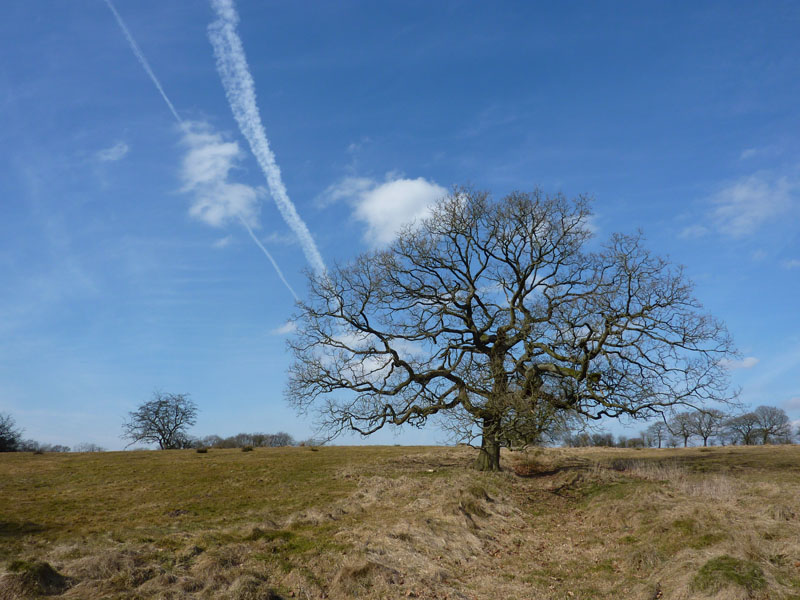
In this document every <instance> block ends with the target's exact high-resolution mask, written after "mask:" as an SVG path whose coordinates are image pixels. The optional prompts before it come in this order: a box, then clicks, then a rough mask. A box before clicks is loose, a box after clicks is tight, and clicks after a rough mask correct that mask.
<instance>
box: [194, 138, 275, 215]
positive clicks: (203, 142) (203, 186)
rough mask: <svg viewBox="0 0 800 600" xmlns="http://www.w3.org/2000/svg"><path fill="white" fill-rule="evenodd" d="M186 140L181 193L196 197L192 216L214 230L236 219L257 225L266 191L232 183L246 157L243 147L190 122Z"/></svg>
mask: <svg viewBox="0 0 800 600" xmlns="http://www.w3.org/2000/svg"><path fill="white" fill-rule="evenodd" d="M182 141H183V145H184V146H186V147H187V152H186V155H185V156H184V158H183V164H182V166H181V180H182V182H183V187H182V188H181V190H182V191H183V192H189V193H192V194H194V201H193V202H192V205H191V207H190V208H189V214H190V215H191V216H193V217H194V218H196V219H199V220H200V221H203V222H204V223H207V224H208V225H211V226H213V227H221V226H223V225H225V224H227V223H228V222H229V221H233V220H241V221H243V222H244V223H245V224H246V225H247V226H249V227H253V226H256V225H257V221H258V207H259V199H260V197H261V196H262V194H263V191H262V189H261V188H256V187H253V186H249V185H245V184H243V183H231V182H229V181H228V175H229V173H230V171H231V169H233V168H235V167H236V166H237V164H238V162H239V160H241V158H242V155H243V154H242V151H241V150H240V149H239V144H238V143H236V142H227V141H225V140H224V138H223V137H222V135H220V134H219V133H217V132H215V131H213V130H212V129H211V127H210V126H209V125H208V124H206V123H199V122H193V123H186V126H185V128H184V134H183V140H182Z"/></svg>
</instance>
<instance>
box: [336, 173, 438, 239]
mask: <svg viewBox="0 0 800 600" xmlns="http://www.w3.org/2000/svg"><path fill="white" fill-rule="evenodd" d="M446 195H447V190H446V189H445V188H443V187H441V186H440V185H437V184H436V183H433V182H430V181H427V180H426V179H423V178H422V177H418V178H417V179H406V178H403V177H400V176H399V175H397V174H389V175H388V176H387V180H386V181H385V182H384V183H378V182H376V181H374V180H372V179H368V178H365V177H346V178H344V179H342V180H341V181H339V182H337V183H335V184H333V185H331V186H329V187H328V188H327V189H326V190H325V192H324V193H323V194H322V196H321V197H322V199H323V202H324V203H326V204H330V203H332V202H337V201H339V200H348V201H349V202H350V203H351V204H352V206H353V215H354V216H355V218H356V219H357V220H359V221H361V222H363V223H364V224H365V225H366V228H367V229H366V232H365V233H364V239H365V240H366V241H367V243H369V244H370V245H371V246H373V247H380V246H385V245H387V244H389V243H391V242H392V240H393V239H394V238H395V237H396V236H397V233H398V232H399V231H400V229H401V228H402V227H403V226H405V225H408V224H409V223H411V222H413V221H418V220H420V219H422V218H424V217H426V216H427V215H428V214H429V212H430V208H431V206H432V205H433V203H434V202H436V201H437V200H439V199H441V198H443V197H444V196H446Z"/></svg>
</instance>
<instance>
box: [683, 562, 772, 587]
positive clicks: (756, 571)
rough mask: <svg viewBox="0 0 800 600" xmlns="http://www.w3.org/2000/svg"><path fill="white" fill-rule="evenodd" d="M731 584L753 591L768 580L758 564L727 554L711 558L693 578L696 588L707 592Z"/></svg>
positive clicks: (693, 584)
mask: <svg viewBox="0 0 800 600" xmlns="http://www.w3.org/2000/svg"><path fill="white" fill-rule="evenodd" d="M730 585H735V586H738V587H742V588H745V589H746V590H747V591H748V592H753V591H756V590H760V589H763V588H764V587H765V586H766V585H767V581H766V579H765V578H764V572H763V571H762V570H761V567H759V566H758V565H757V564H755V563H753V562H750V561H748V560H742V559H740V558H734V557H733V556H729V555H727V554H723V555H722V556H717V557H716V558H712V559H711V560H709V561H708V562H707V563H706V564H704V565H703V566H702V567H701V568H700V570H699V571H698V572H697V574H696V575H695V576H694V579H693V580H692V586H693V587H694V588H695V589H696V590H700V591H702V592H706V593H716V592H718V591H719V590H721V589H722V588H724V587H726V586H730Z"/></svg>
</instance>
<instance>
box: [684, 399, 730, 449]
mask: <svg viewBox="0 0 800 600" xmlns="http://www.w3.org/2000/svg"><path fill="white" fill-rule="evenodd" d="M727 418H728V416H727V415H726V414H725V413H724V412H722V411H721V410H719V409H716V408H707V409H704V410H698V411H696V412H694V413H692V415H691V420H690V422H689V428H690V429H691V431H692V433H694V434H695V435H698V436H700V437H701V438H703V446H708V440H709V438H711V437H714V436H717V435H719V434H721V433H722V430H723V428H724V425H725V420H726V419H727Z"/></svg>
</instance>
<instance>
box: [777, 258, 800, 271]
mask: <svg viewBox="0 0 800 600" xmlns="http://www.w3.org/2000/svg"><path fill="white" fill-rule="evenodd" d="M781 265H783V268H784V269H800V259H797V258H791V259H789V260H785V261H783V262H782V263H781Z"/></svg>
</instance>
